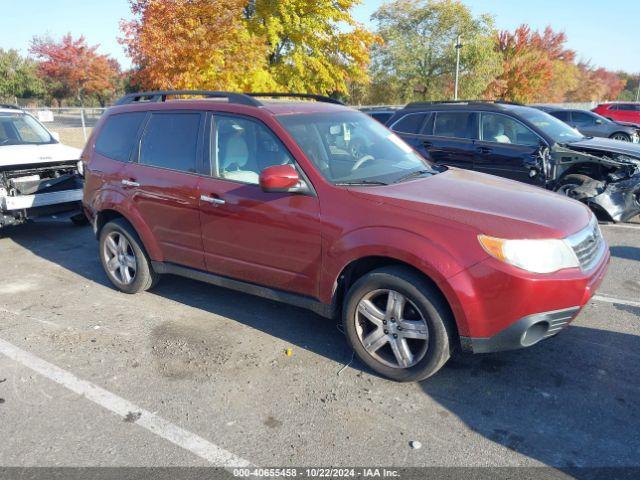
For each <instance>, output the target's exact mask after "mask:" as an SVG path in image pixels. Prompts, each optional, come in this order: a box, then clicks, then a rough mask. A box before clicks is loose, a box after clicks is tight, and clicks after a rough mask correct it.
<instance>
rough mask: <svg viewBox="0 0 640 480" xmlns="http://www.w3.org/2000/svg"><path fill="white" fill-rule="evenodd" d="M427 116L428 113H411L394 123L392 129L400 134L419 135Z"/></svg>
mask: <svg viewBox="0 0 640 480" xmlns="http://www.w3.org/2000/svg"><path fill="white" fill-rule="evenodd" d="M426 116H427V114H426V113H410V114H409V115H405V116H404V117H402V118H401V119H400V120H399V121H397V122H396V123H394V124H393V127H391V128H392V129H393V130H394V131H396V132H400V133H418V132H419V131H420V128H421V127H422V124H423V123H424V119H425V117H426Z"/></svg>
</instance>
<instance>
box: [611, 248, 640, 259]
mask: <svg viewBox="0 0 640 480" xmlns="http://www.w3.org/2000/svg"><path fill="white" fill-rule="evenodd" d="M609 250H610V251H611V255H613V256H614V257H618V258H624V259H626V260H638V261H640V248H638V247H629V246H618V245H615V246H613V247H610V248H609Z"/></svg>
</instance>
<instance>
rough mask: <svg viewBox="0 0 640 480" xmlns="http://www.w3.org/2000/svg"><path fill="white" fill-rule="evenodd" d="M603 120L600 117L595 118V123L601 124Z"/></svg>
mask: <svg viewBox="0 0 640 480" xmlns="http://www.w3.org/2000/svg"><path fill="white" fill-rule="evenodd" d="M603 123H604V122H603V121H602V119H601V118H596V125H602V124H603Z"/></svg>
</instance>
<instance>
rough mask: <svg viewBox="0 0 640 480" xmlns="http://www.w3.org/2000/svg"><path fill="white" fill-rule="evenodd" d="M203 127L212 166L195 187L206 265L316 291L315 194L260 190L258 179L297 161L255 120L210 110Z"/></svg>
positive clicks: (277, 286) (317, 230)
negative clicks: (197, 188)
mask: <svg viewBox="0 0 640 480" xmlns="http://www.w3.org/2000/svg"><path fill="white" fill-rule="evenodd" d="M208 133H209V141H208V142H207V143H208V145H209V148H208V152H209V158H210V165H211V170H210V175H209V176H207V177H203V178H202V179H201V182H200V191H199V199H200V221H201V225H202V242H203V245H204V256H205V262H206V268H207V270H209V271H210V272H212V273H215V274H219V275H224V276H227V277H231V278H235V279H239V280H243V281H246V282H251V283H255V284H259V285H264V286H268V287H270V288H275V289H279V290H285V291H289V292H294V293H298V294H302V295H307V296H312V297H315V296H317V284H318V275H319V269H320V265H321V255H320V254H321V250H320V246H321V236H320V208H319V203H318V198H317V197H316V196H315V194H313V193H310V194H300V193H266V192H264V191H263V190H262V189H261V188H260V186H259V184H258V178H259V173H260V171H261V170H263V169H264V168H266V167H268V166H272V165H280V164H291V165H296V163H295V160H294V158H293V157H292V155H291V154H290V153H289V152H288V150H287V149H286V147H285V146H284V144H283V143H282V142H281V141H280V140H279V139H278V138H277V136H276V135H275V134H274V133H273V132H272V131H271V130H270V129H269V128H268V127H267V126H266V125H265V124H264V123H263V122H261V121H259V120H257V119H253V118H249V117H243V116H234V115H227V114H224V115H223V114H220V115H218V114H216V115H213V116H212V118H211V122H210V128H208ZM296 168H298V169H299V167H297V165H296ZM299 171H300V170H299Z"/></svg>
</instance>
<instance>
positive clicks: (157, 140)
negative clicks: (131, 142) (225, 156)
mask: <svg viewBox="0 0 640 480" xmlns="http://www.w3.org/2000/svg"><path fill="white" fill-rule="evenodd" d="M202 118H203V115H202V114H201V113H199V112H194V113H173V112H172V113H164V112H163V113H153V114H152V115H151V118H150V119H149V122H148V123H147V125H146V127H145V131H144V135H143V136H142V141H141V145H140V158H139V159H138V162H139V163H141V164H143V165H149V166H153V167H159V168H168V169H170V170H178V171H181V172H189V173H195V172H196V171H197V151H198V138H199V136H200V135H199V131H200V123H201V120H202Z"/></svg>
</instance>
